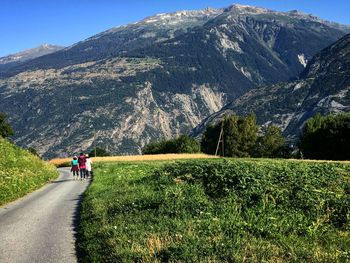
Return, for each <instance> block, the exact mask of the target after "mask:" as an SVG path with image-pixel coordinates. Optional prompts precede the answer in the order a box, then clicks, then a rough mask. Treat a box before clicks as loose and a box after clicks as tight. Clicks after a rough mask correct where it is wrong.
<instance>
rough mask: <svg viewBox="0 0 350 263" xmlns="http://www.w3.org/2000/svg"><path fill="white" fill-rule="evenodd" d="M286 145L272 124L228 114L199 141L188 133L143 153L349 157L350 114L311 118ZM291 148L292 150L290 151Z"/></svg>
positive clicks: (253, 118)
mask: <svg viewBox="0 0 350 263" xmlns="http://www.w3.org/2000/svg"><path fill="white" fill-rule="evenodd" d="M297 146H298V148H297V150H295V149H292V148H291V147H289V146H288V145H287V144H286V142H285V138H284V137H283V135H282V131H281V129H280V128H279V127H277V126H275V125H269V126H264V127H259V126H258V125H257V123H256V117H255V115H254V114H251V115H248V116H246V117H240V116H236V115H229V116H225V117H224V118H222V120H221V121H220V122H218V123H216V124H211V125H209V126H208V127H207V128H206V130H205V132H204V134H203V136H202V140H201V142H200V143H199V142H197V141H196V140H194V139H193V138H190V137H188V136H185V135H183V136H181V137H179V138H177V139H171V140H168V141H166V140H164V141H161V142H156V143H151V144H149V145H147V146H146V147H145V148H144V150H143V153H144V154H146V153H147V154H159V153H196V152H199V151H202V152H204V153H207V154H218V155H221V156H225V157H266V158H275V157H281V158H288V157H291V156H293V157H303V158H307V159H321V160H322V159H323V160H350V150H349V149H350V113H340V114H337V115H332V114H330V115H327V116H321V115H320V114H316V115H315V116H314V117H312V118H310V119H309V120H308V121H307V122H306V124H305V126H304V129H303V131H302V133H301V136H300V138H299V141H298V142H297ZM293 150H294V152H292V151H293Z"/></svg>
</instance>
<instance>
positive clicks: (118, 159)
mask: <svg viewBox="0 0 350 263" xmlns="http://www.w3.org/2000/svg"><path fill="white" fill-rule="evenodd" d="M204 158H218V157H215V156H213V155H207V154H203V153H196V154H155V155H125V156H108V157H93V158H92V161H93V162H133V161H161V160H181V159H204ZM71 160H72V158H60V159H52V160H50V161H49V162H50V163H52V164H54V165H56V166H59V165H62V164H64V163H69V162H70V161H71Z"/></svg>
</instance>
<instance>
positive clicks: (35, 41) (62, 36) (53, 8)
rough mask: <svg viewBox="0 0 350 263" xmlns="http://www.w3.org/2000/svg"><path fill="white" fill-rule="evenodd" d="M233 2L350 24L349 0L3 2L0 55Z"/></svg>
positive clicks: (10, 0) (51, 0)
mask: <svg viewBox="0 0 350 263" xmlns="http://www.w3.org/2000/svg"><path fill="white" fill-rule="evenodd" d="M234 3H239V4H246V5H253V6H259V7H266V8H269V9H273V10H278V11H289V10H294V9H297V10H301V11H304V12H306V13H312V14H314V15H317V16H319V17H321V18H324V19H327V20H332V21H336V22H339V23H343V24H348V25H350V15H349V13H350V0H332V1H331V0H192V1H191V0H143V1H141V0H60V1H58V0H0V25H1V26H0V56H4V55H7V54H11V53H15V52H18V51H21V50H24V49H28V48H31V47H35V46H38V45H40V44H43V43H49V44H57V45H63V46H68V45H71V44H73V43H75V42H78V41H80V40H83V39H85V38H87V37H89V36H92V35H94V34H96V33H99V32H101V31H104V30H107V29H109V28H111V27H114V26H118V25H124V24H127V23H130V22H136V21H139V20H141V19H143V18H144V17H147V16H151V15H154V14H156V13H164V12H173V11H178V10H191V9H203V8H206V7H216V8H218V7H227V6H229V5H231V4H234Z"/></svg>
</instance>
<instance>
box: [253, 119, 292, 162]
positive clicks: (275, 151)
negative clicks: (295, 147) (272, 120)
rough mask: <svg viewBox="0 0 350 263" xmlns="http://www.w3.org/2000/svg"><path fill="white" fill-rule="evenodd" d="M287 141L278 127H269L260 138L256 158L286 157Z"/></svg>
mask: <svg viewBox="0 0 350 263" xmlns="http://www.w3.org/2000/svg"><path fill="white" fill-rule="evenodd" d="M284 146H285V139H284V137H283V135H282V131H281V129H280V128H279V127H278V126H276V125H269V126H268V127H267V128H265V129H264V130H263V134H262V135H261V136H259V138H258V140H257V143H256V147H255V154H254V156H255V157H268V158H272V157H282V156H284V155H285V151H286V147H284Z"/></svg>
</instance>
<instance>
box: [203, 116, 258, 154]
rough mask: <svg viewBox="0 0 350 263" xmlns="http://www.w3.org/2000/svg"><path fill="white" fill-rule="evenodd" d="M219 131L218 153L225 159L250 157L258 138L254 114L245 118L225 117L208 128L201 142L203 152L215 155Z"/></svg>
mask: <svg viewBox="0 0 350 263" xmlns="http://www.w3.org/2000/svg"><path fill="white" fill-rule="evenodd" d="M221 129H223V135H222V136H223V144H220V148H219V151H218V152H219V153H224V156H226V157H249V156H251V155H252V153H253V150H254V146H255V143H256V140H257V138H258V125H257V124H256V117H255V115H254V114H251V115H248V116H247V117H239V116H237V115H229V116H225V117H224V119H223V120H222V121H220V122H219V123H217V124H216V125H211V126H208V127H207V129H206V131H205V132H204V135H203V137H202V142H201V146H202V151H203V152H205V153H208V154H215V151H216V147H217V144H218V141H219V137H220V131H221Z"/></svg>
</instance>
